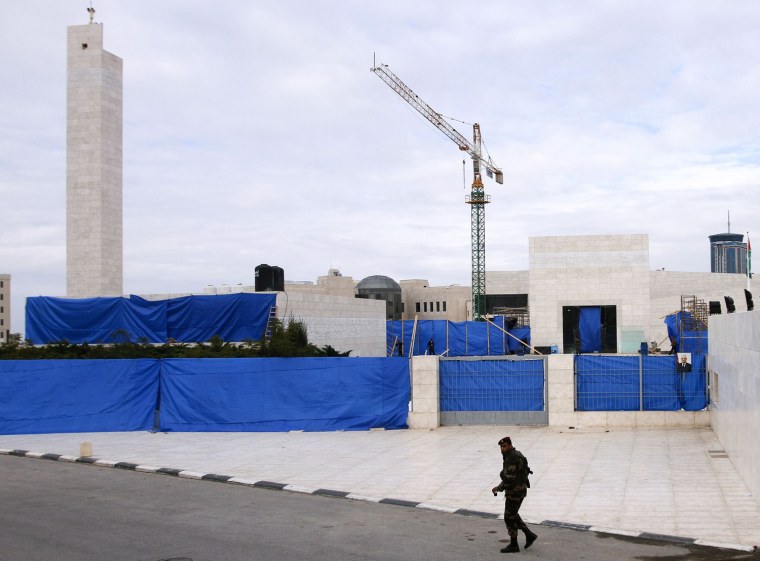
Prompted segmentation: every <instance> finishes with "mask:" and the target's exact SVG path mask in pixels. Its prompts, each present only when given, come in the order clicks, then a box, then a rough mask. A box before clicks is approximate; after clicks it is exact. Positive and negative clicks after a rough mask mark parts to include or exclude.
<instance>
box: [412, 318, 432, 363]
mask: <svg viewBox="0 0 760 561" xmlns="http://www.w3.org/2000/svg"><path fill="white" fill-rule="evenodd" d="M434 321H435V320H432V319H423V320H418V321H417V341H416V342H415V344H414V349H415V353H414V354H416V355H418V354H419V355H425V354H428V352H427V345H428V341H430V339H433V342H434V343H435V332H434V329H433V322H434Z"/></svg>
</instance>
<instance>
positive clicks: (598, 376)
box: [575, 355, 640, 411]
mask: <svg viewBox="0 0 760 561" xmlns="http://www.w3.org/2000/svg"><path fill="white" fill-rule="evenodd" d="M575 371H576V375H577V378H576V392H577V394H576V395H577V409H578V411H638V409H639V407H640V402H639V357H636V356H606V355H605V356H596V355H576V357H575Z"/></svg>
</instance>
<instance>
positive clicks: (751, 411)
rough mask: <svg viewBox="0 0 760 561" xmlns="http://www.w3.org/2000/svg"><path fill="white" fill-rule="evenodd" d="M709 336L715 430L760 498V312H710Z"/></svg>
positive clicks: (756, 495)
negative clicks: (711, 313) (719, 313)
mask: <svg viewBox="0 0 760 561" xmlns="http://www.w3.org/2000/svg"><path fill="white" fill-rule="evenodd" d="M737 304H738V302H737ZM737 309H739V306H737ZM708 337H709V342H708V344H709V346H710V355H709V363H708V369H709V372H710V383H711V387H712V398H713V403H712V405H711V406H710V409H711V411H712V426H713V432H715V435H716V436H717V437H718V440H719V441H720V442H721V444H722V445H723V448H724V449H725V451H726V452H727V453H728V455H729V457H730V458H731V461H732V462H733V464H734V466H736V469H737V471H738V472H739V474H740V475H741V476H742V479H744V482H745V483H746V484H747V487H749V489H750V491H752V493H753V495H754V496H755V497H758V496H760V446H758V436H760V312H758V311H752V312H743V313H739V312H737V313H734V314H731V315H720V316H717V315H716V316H710V320H709V335H708Z"/></svg>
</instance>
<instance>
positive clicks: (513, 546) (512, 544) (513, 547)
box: [501, 537, 520, 553]
mask: <svg viewBox="0 0 760 561" xmlns="http://www.w3.org/2000/svg"><path fill="white" fill-rule="evenodd" d="M501 552H502V553H519V552H520V546H519V545H517V538H516V537H514V538H510V541H509V545H508V546H507V547H502V548H501Z"/></svg>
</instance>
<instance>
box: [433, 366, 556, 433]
mask: <svg viewBox="0 0 760 561" xmlns="http://www.w3.org/2000/svg"><path fill="white" fill-rule="evenodd" d="M439 364H440V369H439V383H440V411H441V425H547V424H549V414H548V412H547V409H546V387H547V384H546V376H547V361H546V357H536V356H533V355H531V356H524V357H520V356H513V355H510V356H500V357H493V356H491V357H480V356H473V357H458V358H441V359H440V363H439Z"/></svg>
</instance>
